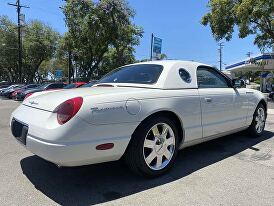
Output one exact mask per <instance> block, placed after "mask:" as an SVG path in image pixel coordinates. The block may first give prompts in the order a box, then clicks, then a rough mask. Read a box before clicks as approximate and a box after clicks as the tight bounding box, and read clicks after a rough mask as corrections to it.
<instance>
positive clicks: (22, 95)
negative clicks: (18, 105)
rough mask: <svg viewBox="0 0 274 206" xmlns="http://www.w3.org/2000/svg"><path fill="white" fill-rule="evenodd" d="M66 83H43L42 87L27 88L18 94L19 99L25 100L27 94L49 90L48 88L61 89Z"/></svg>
mask: <svg viewBox="0 0 274 206" xmlns="http://www.w3.org/2000/svg"><path fill="white" fill-rule="evenodd" d="M65 85H66V84H64V83H62V82H61V83H46V84H43V85H41V86H40V87H37V88H34V89H27V90H25V91H23V92H21V93H19V94H17V95H16V99H17V100H21V101H22V100H24V99H25V98H26V96H27V97H28V96H30V95H32V94H34V93H36V92H42V91H47V90H55V89H61V88H63V87H64V86H65Z"/></svg>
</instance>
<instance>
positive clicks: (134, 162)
mask: <svg viewBox="0 0 274 206" xmlns="http://www.w3.org/2000/svg"><path fill="white" fill-rule="evenodd" d="M178 144H179V138H178V130H177V128H176V125H175V123H174V122H173V121H172V120H171V119H169V118H168V117H165V116H156V117H153V118H149V119H147V120H146V121H144V122H142V123H141V124H140V125H139V126H138V128H137V129H136V131H135V132H134V133H133V135H132V139H131V141H130V143H129V146H128V148H127V151H126V153H125V162H126V164H127V165H128V167H129V168H130V169H131V170H132V171H133V172H135V173H137V174H139V175H142V176H149V177H155V176H159V175H162V174H164V173H166V172H167V171H168V170H169V169H170V168H171V167H172V166H173V165H174V161H175V158H176V155H177V152H178Z"/></svg>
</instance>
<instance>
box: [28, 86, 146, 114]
mask: <svg viewBox="0 0 274 206" xmlns="http://www.w3.org/2000/svg"><path fill="white" fill-rule="evenodd" d="M140 89H141V88H129V87H90V88H77V89H63V90H51V91H43V92H37V93H35V94H33V95H31V96H30V97H28V98H27V99H25V100H24V102H23V105H26V106H30V107H34V108H37V109H43V110H46V111H53V110H54V109H55V108H56V107H57V106H58V105H60V104H61V103H63V102H64V101H66V100H68V99H72V98H74V97H83V98H85V97H88V96H93V95H104V94H113V93H117V94H120V93H124V92H129V91H133V90H140Z"/></svg>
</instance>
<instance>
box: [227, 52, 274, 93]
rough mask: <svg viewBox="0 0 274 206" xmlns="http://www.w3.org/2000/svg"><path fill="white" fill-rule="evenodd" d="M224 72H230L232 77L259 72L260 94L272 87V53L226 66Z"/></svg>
mask: <svg viewBox="0 0 274 206" xmlns="http://www.w3.org/2000/svg"><path fill="white" fill-rule="evenodd" d="M225 71H226V72H230V73H231V74H232V76H236V77H238V76H239V75H240V76H244V75H245V73H246V72H250V71H251V72H256V71H260V72H261V75H260V90H261V91H262V92H267V91H269V90H270V89H269V88H271V85H272V81H270V80H272V78H273V74H274V53H265V54H260V55H258V56H255V57H252V58H249V59H246V60H243V61H240V62H237V63H234V64H231V65H228V66H227V67H226V68H225Z"/></svg>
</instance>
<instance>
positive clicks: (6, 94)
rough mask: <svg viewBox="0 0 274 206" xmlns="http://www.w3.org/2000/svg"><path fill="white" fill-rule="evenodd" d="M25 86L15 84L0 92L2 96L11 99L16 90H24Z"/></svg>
mask: <svg viewBox="0 0 274 206" xmlns="http://www.w3.org/2000/svg"><path fill="white" fill-rule="evenodd" d="M23 86H24V85H23V84H14V85H11V86H9V87H7V88H5V89H2V90H1V91H0V96H2V97H6V98H10V97H11V94H12V92H14V90H15V89H19V88H22V87H23Z"/></svg>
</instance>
